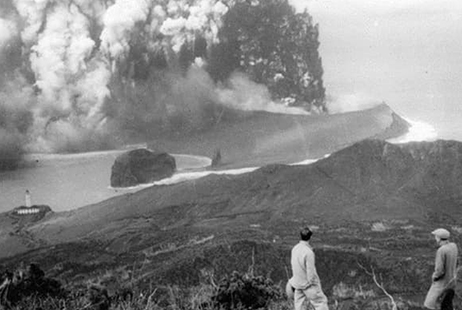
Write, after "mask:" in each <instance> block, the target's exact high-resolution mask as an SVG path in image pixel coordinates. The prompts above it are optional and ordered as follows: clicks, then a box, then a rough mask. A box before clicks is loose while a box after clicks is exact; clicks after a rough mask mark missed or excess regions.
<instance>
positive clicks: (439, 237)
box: [432, 228, 451, 242]
mask: <svg viewBox="0 0 462 310" xmlns="http://www.w3.org/2000/svg"><path fill="white" fill-rule="evenodd" d="M432 235H434V236H435V240H436V242H440V241H445V240H448V239H449V236H450V235H451V234H450V233H449V231H447V230H446V229H444V228H438V229H435V230H434V231H432Z"/></svg>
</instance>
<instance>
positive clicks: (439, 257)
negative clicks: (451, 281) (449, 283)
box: [432, 248, 446, 281]
mask: <svg viewBox="0 0 462 310" xmlns="http://www.w3.org/2000/svg"><path fill="white" fill-rule="evenodd" d="M444 268H445V266H444V252H443V251H442V250H441V248H439V249H438V251H436V257H435V271H434V272H433V275H432V280H433V281H438V280H439V279H441V278H442V277H444V274H445V272H446V271H445V270H444Z"/></svg>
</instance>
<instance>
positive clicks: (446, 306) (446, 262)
mask: <svg viewBox="0 0 462 310" xmlns="http://www.w3.org/2000/svg"><path fill="white" fill-rule="evenodd" d="M432 234H433V235H434V236H435V240H436V243H437V244H438V250H437V251H436V258H435V271H434V272H433V274H432V285H431V287H430V290H429V291H428V293H427V297H426V298H425V302H424V306H425V307H426V308H428V309H442V310H452V309H453V305H452V298H453V297H454V288H455V285H456V277H457V255H458V250H457V245H456V244H455V243H454V242H449V236H450V233H449V231H447V230H446V229H444V228H438V229H436V230H434V231H432Z"/></svg>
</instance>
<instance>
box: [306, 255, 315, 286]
mask: <svg viewBox="0 0 462 310" xmlns="http://www.w3.org/2000/svg"><path fill="white" fill-rule="evenodd" d="M305 265H306V278H307V280H308V283H309V285H312V284H314V283H316V282H317V277H316V267H315V258H314V253H313V251H308V252H307V254H306V256H305Z"/></svg>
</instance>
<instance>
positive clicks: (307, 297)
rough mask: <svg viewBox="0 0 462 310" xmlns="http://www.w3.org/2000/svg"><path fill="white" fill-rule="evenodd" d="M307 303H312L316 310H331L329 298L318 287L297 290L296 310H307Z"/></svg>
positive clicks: (295, 295)
mask: <svg viewBox="0 0 462 310" xmlns="http://www.w3.org/2000/svg"><path fill="white" fill-rule="evenodd" d="M305 301H308V302H309V303H311V304H312V305H313V307H314V308H315V309H316V310H329V307H328V306H327V297H326V295H324V293H323V291H322V289H321V287H320V286H318V285H312V286H310V287H308V288H307V289H305V290H300V289H296V290H295V292H294V305H295V310H305V309H304V305H303V303H304V302H305Z"/></svg>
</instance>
